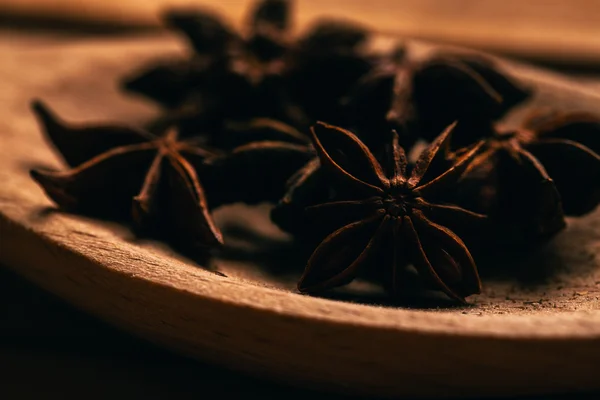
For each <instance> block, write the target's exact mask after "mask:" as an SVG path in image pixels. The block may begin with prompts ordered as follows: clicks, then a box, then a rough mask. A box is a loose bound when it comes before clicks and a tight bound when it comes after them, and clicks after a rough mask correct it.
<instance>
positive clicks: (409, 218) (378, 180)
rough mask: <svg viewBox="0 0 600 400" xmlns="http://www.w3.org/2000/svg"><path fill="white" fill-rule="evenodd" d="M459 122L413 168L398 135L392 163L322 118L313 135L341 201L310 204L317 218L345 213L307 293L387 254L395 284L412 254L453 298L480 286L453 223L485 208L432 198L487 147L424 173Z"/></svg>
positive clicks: (305, 285) (309, 270)
mask: <svg viewBox="0 0 600 400" xmlns="http://www.w3.org/2000/svg"><path fill="white" fill-rule="evenodd" d="M453 128H454V125H452V126H450V127H448V128H447V130H446V131H445V132H443V133H442V134H441V135H440V136H439V137H438V138H437V139H436V140H435V141H434V142H433V143H432V144H431V145H430V146H429V147H428V148H427V149H426V150H424V151H423V153H422V155H421V156H420V158H419V159H418V161H417V163H416V164H415V166H414V168H413V169H412V171H408V161H407V159H406V155H405V152H404V149H403V148H402V147H401V146H400V145H399V143H398V137H397V136H395V137H394V139H393V143H392V145H391V149H390V153H389V159H388V160H387V163H385V164H386V165H385V166H386V168H385V169H384V168H383V167H382V166H381V164H380V163H379V162H378V161H377V160H376V159H375V157H374V156H373V154H372V153H371V152H370V151H369V149H368V148H367V147H366V146H365V145H364V144H363V143H362V142H361V141H360V139H358V138H357V137H356V136H355V135H354V134H352V133H351V132H349V131H346V130H344V129H341V128H338V127H334V126H331V125H327V124H323V123H319V124H317V125H316V126H314V128H313V130H312V134H313V143H314V146H315V148H316V151H317V154H318V156H319V160H320V162H321V164H322V165H323V168H324V172H325V173H326V174H327V176H328V182H329V183H330V184H331V185H332V186H333V187H334V188H335V190H336V197H335V200H334V201H330V202H327V203H324V204H318V205H315V206H312V207H310V208H309V209H308V213H309V214H310V218H311V219H312V220H314V221H331V220H335V221H344V222H342V223H340V224H339V225H338V226H337V229H336V230H335V231H334V232H333V233H331V234H330V235H329V236H327V237H326V238H325V239H324V240H323V241H322V242H321V244H320V245H319V246H318V247H317V248H316V250H315V251H314V253H313V254H312V256H311V257H310V259H309V261H308V263H307V266H306V270H305V272H304V274H303V276H302V278H301V280H300V282H299V284H298V288H299V290H300V291H301V292H304V293H316V292H319V291H322V290H326V289H329V288H333V287H336V286H340V285H344V284H346V283H348V282H350V281H352V280H353V279H354V278H355V277H356V276H357V275H358V274H359V271H360V270H361V269H362V268H364V267H366V266H367V265H369V264H370V263H372V262H373V260H374V259H376V258H378V257H379V256H381V254H380V253H379V252H380V249H381V246H382V243H383V242H384V241H386V240H391V241H392V246H389V247H387V248H386V254H385V256H384V258H385V260H386V263H385V264H383V265H381V266H377V265H369V266H370V267H371V268H383V269H384V274H385V276H386V281H387V282H388V284H387V286H388V287H389V288H390V289H391V290H392V291H395V290H396V288H399V287H400V286H401V285H400V281H401V279H402V275H403V274H402V269H403V267H404V263H405V260H406V261H409V262H411V263H412V264H413V265H414V267H415V268H416V269H417V271H418V272H419V274H420V276H421V278H422V279H423V280H426V281H428V282H429V283H430V284H432V285H434V287H435V288H436V289H439V290H442V291H443V292H444V293H446V294H447V295H448V296H450V297H451V298H453V299H456V300H459V301H464V298H465V297H466V296H469V295H471V294H476V293H479V292H480V285H481V284H480V280H479V276H478V273H477V267H476V265H475V262H474V260H473V258H472V257H471V254H470V252H469V250H468V249H467V247H466V246H465V244H464V243H463V241H462V240H461V239H460V238H459V237H458V236H457V235H456V234H455V233H454V232H453V231H452V230H450V229H449V228H448V225H450V226H451V225H455V224H468V223H476V224H479V223H480V222H481V220H483V219H485V216H483V215H480V214H476V213H473V212H470V211H468V210H465V209H462V208H460V207H457V206H454V205H452V204H441V203H437V202H430V201H429V200H428V199H431V198H436V196H437V195H439V194H440V193H441V192H443V191H445V190H446V189H447V188H448V187H451V186H453V185H455V184H456V181H457V180H458V179H459V177H460V175H461V174H462V173H463V172H464V170H465V169H466V168H467V166H468V165H469V163H470V162H471V160H472V159H473V158H474V157H475V156H476V154H477V152H478V151H479V148H480V145H477V146H473V147H472V148H471V149H470V150H469V151H467V152H466V153H465V154H463V155H462V156H461V157H460V158H459V159H457V160H455V162H454V164H453V165H452V167H451V168H449V169H448V170H447V171H445V172H444V173H442V174H441V175H439V176H436V177H435V178H433V179H432V180H430V181H427V182H425V181H423V176H424V175H425V174H426V172H427V170H428V168H429V166H430V164H431V163H432V161H433V160H434V159H435V158H436V157H437V156H438V155H439V154H440V149H442V148H444V147H446V146H448V143H449V140H450V136H451V132H452V129H453Z"/></svg>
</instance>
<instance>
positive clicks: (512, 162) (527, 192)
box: [497, 146, 565, 239]
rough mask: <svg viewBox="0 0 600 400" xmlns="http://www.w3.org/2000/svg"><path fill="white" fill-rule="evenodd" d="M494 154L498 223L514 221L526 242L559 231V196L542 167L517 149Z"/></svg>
mask: <svg viewBox="0 0 600 400" xmlns="http://www.w3.org/2000/svg"><path fill="white" fill-rule="evenodd" d="M497 155H498V156H499V164H498V172H499V178H498V188H499V189H498V192H499V193H498V196H499V198H498V204H499V205H500V207H501V208H500V210H499V214H498V218H499V220H500V222H502V221H503V220H506V221H509V220H510V221H517V222H518V223H519V232H518V233H519V234H521V235H524V236H526V237H527V239H529V238H533V239H536V238H540V237H542V238H543V237H549V236H550V235H552V234H554V233H556V232H558V231H560V230H561V229H563V228H564V227H565V221H564V215H563V209H562V204H561V200H560V194H559V193H558V190H557V189H556V186H555V184H554V182H553V181H552V179H551V178H550V176H549V175H548V173H547V172H546V170H545V169H544V167H543V166H542V164H541V163H540V162H539V161H538V160H537V159H536V158H535V157H534V156H533V155H532V154H531V153H529V152H528V151H526V150H525V149H522V148H521V147H519V146H515V147H514V148H513V149H512V151H506V150H502V151H499V152H498V153H497Z"/></svg>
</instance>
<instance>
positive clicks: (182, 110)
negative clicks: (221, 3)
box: [123, 0, 303, 130]
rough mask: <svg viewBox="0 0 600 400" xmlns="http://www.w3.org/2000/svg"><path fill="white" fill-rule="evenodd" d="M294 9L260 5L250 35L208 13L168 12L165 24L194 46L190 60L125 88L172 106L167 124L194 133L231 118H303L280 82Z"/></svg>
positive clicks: (156, 69)
mask: <svg viewBox="0 0 600 400" xmlns="http://www.w3.org/2000/svg"><path fill="white" fill-rule="evenodd" d="M289 8H290V1H288V0H262V1H259V2H258V3H257V4H256V5H255V7H254V8H253V10H252V13H251V15H250V18H249V21H248V24H247V32H245V34H244V33H241V32H240V33H238V32H235V31H234V30H232V29H231V28H230V27H229V26H227V24H226V23H225V22H223V21H222V20H221V18H219V17H218V16H217V15H215V14H212V13H211V12H209V11H205V10H202V9H172V10H169V11H167V12H166V13H165V14H164V16H163V19H164V21H165V23H166V25H167V26H168V27H170V28H171V29H173V30H175V31H177V32H179V33H181V34H183V35H184V36H185V37H186V38H187V40H188V41H189V42H190V44H191V45H192V47H193V49H194V53H193V55H192V57H191V59H190V60H184V61H182V60H177V61H175V62H166V63H161V64H159V65H157V66H153V67H151V68H149V69H145V70H144V71H142V72H141V74H137V75H135V76H133V77H130V78H127V79H126V80H125V82H124V83H123V87H124V88H125V89H126V90H128V91H131V92H134V93H138V94H141V95H144V96H147V97H149V98H151V99H154V100H156V101H158V102H160V103H161V104H163V105H164V106H166V107H169V108H170V109H171V110H170V111H169V113H167V115H166V116H165V117H164V118H163V119H166V120H167V121H166V123H171V122H173V121H182V122H186V126H187V125H191V128H190V129H192V130H193V128H194V125H200V126H202V125H203V124H207V123H212V124H216V123H218V122H219V121H222V120H224V119H231V118H233V119H245V118H249V117H254V116H277V117H280V118H282V117H284V116H285V117H286V118H288V117H289V118H292V119H296V118H297V119H302V118H303V116H302V115H301V112H300V111H299V110H298V108H297V107H295V106H294V105H292V104H291V103H290V101H289V100H288V99H285V98H284V97H285V96H286V94H285V93H284V92H283V91H282V86H283V85H282V83H281V79H282V77H281V75H282V73H283V69H284V64H285V63H284V61H283V56H284V55H285V52H286V49H287V46H288V42H289V39H290V37H289V36H290V35H289V28H290V21H289V20H290V10H289ZM272 114H273V115H272ZM207 119H208V120H209V121H211V122H206V120H207Z"/></svg>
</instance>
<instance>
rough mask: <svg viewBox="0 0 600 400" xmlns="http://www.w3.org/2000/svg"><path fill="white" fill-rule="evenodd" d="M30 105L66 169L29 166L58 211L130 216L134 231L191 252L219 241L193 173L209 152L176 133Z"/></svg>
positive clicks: (126, 217)
mask: <svg viewBox="0 0 600 400" xmlns="http://www.w3.org/2000/svg"><path fill="white" fill-rule="evenodd" d="M33 110H34V112H35V113H36V115H37V117H38V119H39V120H40V122H41V124H42V127H43V130H44V132H45V134H46V136H47V138H48V139H49V140H50V141H51V143H52V144H53V145H54V146H55V148H56V149H57V150H58V151H59V152H60V154H61V155H62V157H63V158H64V159H65V160H66V162H67V164H69V165H70V166H72V168H71V169H68V170H66V171H54V170H52V171H50V170H39V169H35V170H32V171H31V176H32V178H33V179H35V181H36V182H37V183H38V184H39V185H40V186H41V187H42V189H44V191H45V192H46V194H47V195H48V196H49V197H50V198H51V199H52V200H53V201H54V202H55V203H56V204H57V205H58V206H59V207H60V208H62V209H65V210H67V211H70V212H77V213H82V214H86V215H90V216H94V217H101V218H107V219H117V220H123V219H125V220H130V221H131V222H132V223H133V227H134V229H135V230H136V231H137V232H138V233H144V234H146V233H148V234H151V235H153V236H159V237H161V238H165V239H167V240H168V241H169V242H170V243H171V244H173V245H174V246H175V247H179V248H181V249H184V250H186V251H194V252H197V254H199V255H200V254H202V253H206V250H208V249H210V248H213V247H215V246H219V245H221V244H222V242H223V239H222V235H221V232H220V231H219V229H218V228H217V227H216V226H215V224H214V222H213V219H212V217H211V215H210V213H209V208H208V204H207V200H206V196H205V193H204V189H203V187H202V184H201V182H200V180H199V179H198V174H197V170H196V166H198V165H200V164H202V162H203V161H204V159H206V158H207V157H212V156H215V155H216V154H215V153H214V152H212V151H210V150H207V149H204V148H202V147H200V146H198V145H196V144H195V143H194V141H193V140H185V141H183V140H180V139H179V138H178V133H177V131H176V130H170V131H168V132H167V133H166V134H165V135H163V136H156V135H153V134H150V133H148V132H145V131H142V130H137V129H134V128H131V127H128V126H118V125H90V126H84V125H81V126H76V125H72V124H67V123H65V122H63V121H61V120H60V119H59V118H58V117H57V116H56V115H54V113H53V112H52V111H50V110H49V109H48V108H47V107H46V106H45V105H44V104H43V103H41V102H39V101H36V102H34V103H33Z"/></svg>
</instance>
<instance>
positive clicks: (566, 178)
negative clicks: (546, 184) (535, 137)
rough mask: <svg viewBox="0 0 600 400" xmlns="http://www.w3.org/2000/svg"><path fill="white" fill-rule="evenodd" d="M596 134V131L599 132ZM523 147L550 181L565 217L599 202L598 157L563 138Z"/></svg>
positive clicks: (582, 211) (599, 165)
mask: <svg viewBox="0 0 600 400" xmlns="http://www.w3.org/2000/svg"><path fill="white" fill-rule="evenodd" d="M599 133H600V132H599ZM525 148H526V149H527V150H528V151H529V152H530V153H531V154H533V156H534V157H535V158H536V159H537V160H539V161H540V163H541V164H542V165H543V166H544V169H545V170H546V172H547V173H548V175H549V176H550V177H551V178H552V180H553V181H554V184H555V185H556V188H557V189H558V192H559V193H560V198H561V201H562V206H563V209H564V211H565V214H567V215H578V216H579V215H583V214H587V213H589V212H591V211H592V210H594V209H595V208H596V207H597V206H598V203H600V156H599V155H598V154H596V153H594V152H593V151H591V150H590V149H589V148H587V147H585V146H584V145H582V144H580V143H577V142H574V141H571V140H565V139H546V140H539V141H536V142H532V143H530V144H528V145H526V146H525Z"/></svg>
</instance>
